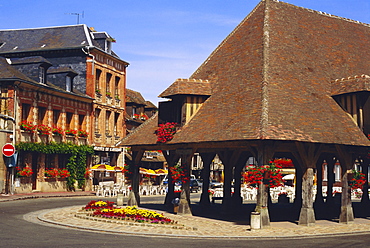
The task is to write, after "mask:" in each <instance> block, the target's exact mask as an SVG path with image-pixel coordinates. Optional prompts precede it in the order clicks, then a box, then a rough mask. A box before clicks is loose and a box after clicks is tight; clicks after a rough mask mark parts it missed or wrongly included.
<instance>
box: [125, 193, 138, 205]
mask: <svg viewBox="0 0 370 248" xmlns="http://www.w3.org/2000/svg"><path fill="white" fill-rule="evenodd" d="M138 205H139V203H138V202H137V200H136V196H135V193H134V192H132V191H131V192H130V194H129V195H128V200H127V206H138Z"/></svg>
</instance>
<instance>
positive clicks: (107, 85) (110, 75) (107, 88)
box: [105, 73, 112, 93]
mask: <svg viewBox="0 0 370 248" xmlns="http://www.w3.org/2000/svg"><path fill="white" fill-rule="evenodd" d="M111 78H112V74H110V73H107V77H106V89H105V91H106V93H108V92H109V93H111V90H110V80H111Z"/></svg>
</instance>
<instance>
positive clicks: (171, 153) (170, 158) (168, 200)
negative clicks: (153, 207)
mask: <svg viewBox="0 0 370 248" xmlns="http://www.w3.org/2000/svg"><path fill="white" fill-rule="evenodd" d="M163 156H164V157H165V159H166V161H167V165H168V174H167V179H168V180H167V187H168V188H167V189H168V191H167V194H166V197H165V200H164V205H165V206H166V207H167V208H168V209H170V208H172V207H173V204H172V200H173V199H174V198H175V194H174V185H173V181H172V173H171V170H170V167H173V166H175V165H176V164H177V162H178V161H179V158H180V157H179V155H177V154H176V152H175V150H167V151H163Z"/></svg>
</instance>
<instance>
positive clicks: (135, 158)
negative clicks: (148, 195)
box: [127, 150, 144, 206]
mask: <svg viewBox="0 0 370 248" xmlns="http://www.w3.org/2000/svg"><path fill="white" fill-rule="evenodd" d="M143 154H144V150H139V151H132V160H131V164H130V170H131V171H132V183H131V189H132V191H131V192H130V194H129V197H128V200H127V205H128V206H139V205H140V194H139V184H140V174H139V167H140V166H139V165H140V161H141V158H142V157H143Z"/></svg>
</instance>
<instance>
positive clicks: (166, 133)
mask: <svg viewBox="0 0 370 248" xmlns="http://www.w3.org/2000/svg"><path fill="white" fill-rule="evenodd" d="M177 125H178V124H177V123H175V122H167V123H165V124H159V128H158V129H157V130H156V131H155V134H156V135H157V142H158V143H166V142H167V141H170V140H172V139H173V136H174V134H175V133H176V127H177Z"/></svg>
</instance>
